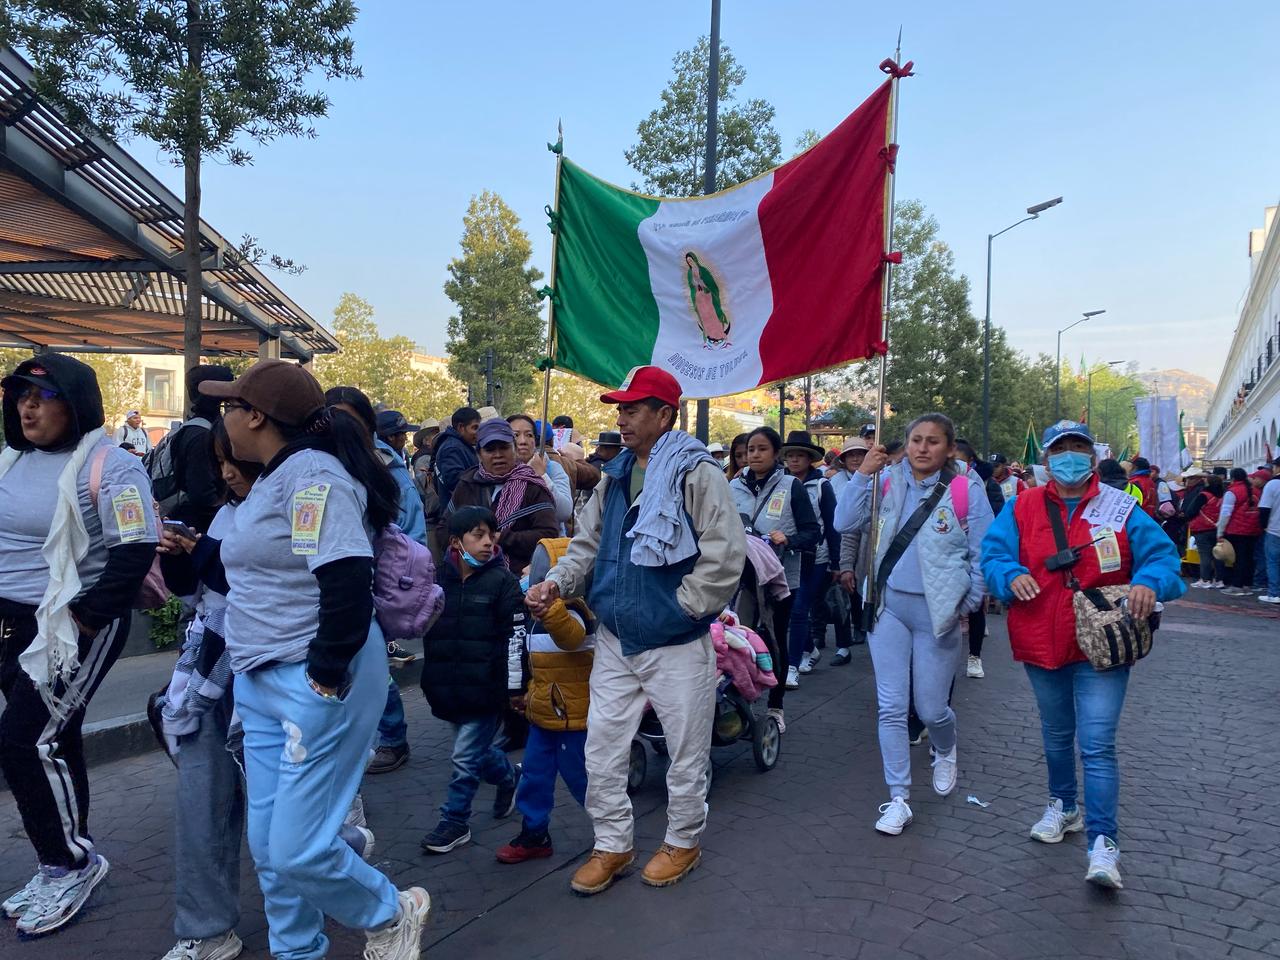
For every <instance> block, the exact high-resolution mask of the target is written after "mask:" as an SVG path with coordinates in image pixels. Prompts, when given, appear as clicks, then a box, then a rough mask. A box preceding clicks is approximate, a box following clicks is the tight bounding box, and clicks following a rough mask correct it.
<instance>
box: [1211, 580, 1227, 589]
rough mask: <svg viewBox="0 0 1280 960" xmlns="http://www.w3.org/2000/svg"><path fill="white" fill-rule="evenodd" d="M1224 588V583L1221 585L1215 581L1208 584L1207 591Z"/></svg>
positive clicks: (1218, 581) (1219, 581)
mask: <svg viewBox="0 0 1280 960" xmlns="http://www.w3.org/2000/svg"><path fill="white" fill-rule="evenodd" d="M1226 586H1227V585H1226V584H1225V583H1223V582H1222V581H1221V580H1215V581H1213V583H1211V584H1209V589H1210V590H1223V589H1226Z"/></svg>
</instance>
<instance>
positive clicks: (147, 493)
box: [0, 439, 159, 605]
mask: <svg viewBox="0 0 1280 960" xmlns="http://www.w3.org/2000/svg"><path fill="white" fill-rule="evenodd" d="M104 447H105V449H106V454H105V456H104V455H103V454H101V453H99V452H98V451H99V450H100V449H102V448H104ZM71 454H72V451H71V450H62V451H59V452H57V453H46V452H45V451H43V450H28V451H26V452H25V453H23V454H22V455H21V456H20V457H18V459H17V462H15V463H14V465H13V466H12V467H10V468H9V471H8V472H7V473H6V474H5V475H4V476H3V477H0V597H3V598H4V599H6V600H12V601H14V602H15V603H27V604H32V605H38V604H39V603H40V601H41V600H42V599H43V598H44V592H45V589H46V588H47V587H48V585H49V564H48V563H47V562H45V559H44V543H45V540H47V539H48V537H49V528H50V526H51V525H52V523H53V512H54V508H55V507H56V506H57V503H58V478H59V477H60V476H61V475H62V471H63V468H65V467H66V465H67V463H68V462H69V461H70V460H71ZM96 457H103V460H102V479H101V482H100V485H99V487H98V502H97V503H96V504H95V503H94V502H93V500H92V498H91V497H90V496H89V474H90V472H91V471H92V469H93V463H94V459H95V458H96ZM76 490H77V493H78V495H79V500H80V516H81V518H82V519H83V520H84V527H85V531H86V532H87V533H88V534H89V549H88V551H87V552H86V553H85V555H84V557H83V558H81V560H80V562H79V563H78V564H77V565H76V571H77V572H78V573H79V575H80V585H81V591H80V594H81V596H83V595H84V594H85V593H86V592H87V591H88V590H89V589H90V588H91V587H93V585H94V584H96V583H97V582H98V578H99V577H101V576H102V571H103V570H104V569H105V568H106V566H107V551H108V550H110V549H111V548H112V547H117V546H119V545H120V544H122V543H156V542H157V541H158V539H159V537H158V535H157V527H156V515H155V510H154V508H153V504H152V499H151V481H150V479H149V478H148V477H147V471H146V470H145V469H144V468H143V466H142V461H141V460H139V459H138V458H137V457H135V456H134V455H133V454H131V453H129V452H128V451H126V450H121V449H120V448H119V447H116V446H115V445H113V444H112V443H111V442H110V441H109V440H106V439H103V440H102V442H101V443H100V444H98V446H97V447H95V448H94V450H93V451H92V452H91V453H90V454H89V456H88V457H87V458H86V459H85V463H84V466H83V467H82V468H81V470H80V475H79V477H78V478H77V481H76Z"/></svg>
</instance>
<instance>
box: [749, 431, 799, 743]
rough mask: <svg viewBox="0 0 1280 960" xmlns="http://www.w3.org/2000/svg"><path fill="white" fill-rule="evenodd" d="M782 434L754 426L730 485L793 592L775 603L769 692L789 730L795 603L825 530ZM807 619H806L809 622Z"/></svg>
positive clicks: (795, 682)
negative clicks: (785, 462) (786, 715)
mask: <svg viewBox="0 0 1280 960" xmlns="http://www.w3.org/2000/svg"><path fill="white" fill-rule="evenodd" d="M781 454H782V438H781V437H780V436H778V431H777V430H774V429H773V428H772V427H756V429H754V430H752V431H751V432H750V433H749V434H747V466H746V467H745V468H744V469H743V470H742V472H741V473H739V474H738V475H737V476H736V477H734V478H733V480H732V481H730V483H729V490H730V492H731V493H732V494H733V501H734V505H735V506H736V507H737V508H738V514H739V515H740V516H741V517H742V522H743V523H744V524H745V525H746V528H747V536H749V537H751V536H755V537H760V538H761V539H763V540H764V541H765V542H766V543H768V544H769V545H770V546H772V547H773V549H774V550H775V551H776V552H777V554H778V557H779V559H780V560H781V561H782V568H783V570H784V571H785V572H786V575H787V586H788V587H790V588H791V595H790V596H788V597H787V598H786V599H784V600H778V601H775V602H774V605H773V625H772V630H771V631H769V632H770V633H772V636H773V641H774V644H775V645H776V647H777V649H776V650H774V651H772V653H773V673H774V676H776V677H777V678H778V685H777V686H776V687H773V688H772V689H770V690H769V713H770V714H772V715H773V716H774V717H775V718H776V719H777V721H778V727H779V729H782V730H784V731H785V730H786V726H785V724H784V721H783V714H782V704H783V701H784V699H785V697H786V691H787V690H788V689H792V690H794V689H795V688H797V687H799V686H800V672H799V670H798V669H797V668H796V667H792V666H789V665H788V662H787V656H788V637H789V635H790V629H789V627H790V621H791V612H792V607H793V604H794V602H795V596H796V593H797V592H798V591H799V590H800V583H801V579H802V577H803V575H804V571H805V569H806V559H807V563H808V568H810V569H811V568H812V566H813V556H814V551H815V549H816V548H817V546H818V539H819V537H820V536H821V535H822V528H821V526H820V525H819V524H818V518H817V515H816V514H814V512H813V504H812V503H810V501H809V496H808V494H806V493H805V489H804V484H803V483H801V482H800V480H799V479H797V478H796V477H793V476H791V474H789V473H787V472H786V471H785V470H784V469H783V468H782V462H781V460H780V459H779V457H780V456H781ZM806 622H807V621H806Z"/></svg>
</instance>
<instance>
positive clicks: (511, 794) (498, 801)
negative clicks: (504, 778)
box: [493, 763, 522, 820]
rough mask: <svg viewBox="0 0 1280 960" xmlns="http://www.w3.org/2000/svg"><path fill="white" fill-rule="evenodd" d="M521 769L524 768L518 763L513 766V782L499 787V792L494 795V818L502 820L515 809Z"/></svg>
mask: <svg viewBox="0 0 1280 960" xmlns="http://www.w3.org/2000/svg"><path fill="white" fill-rule="evenodd" d="M521 771H522V768H521V766H520V764H518V763H517V764H516V765H515V766H514V767H512V768H511V783H510V784H504V785H502V786H499V787H498V792H497V793H496V794H495V795H494V797H493V819H495V820H501V819H502V818H503V817H509V816H511V812H512V811H513V810H515V808H516V787H518V786H520V774H521Z"/></svg>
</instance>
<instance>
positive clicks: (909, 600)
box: [868, 589, 961, 800]
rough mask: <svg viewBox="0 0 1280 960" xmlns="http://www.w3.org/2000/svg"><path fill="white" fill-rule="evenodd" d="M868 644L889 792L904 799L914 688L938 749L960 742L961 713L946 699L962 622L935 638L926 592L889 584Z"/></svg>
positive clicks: (908, 781) (945, 750)
mask: <svg viewBox="0 0 1280 960" xmlns="http://www.w3.org/2000/svg"><path fill="white" fill-rule="evenodd" d="M868 645H869V646H870V648H871V662H872V664H873V665H874V667H875V671H876V699H877V701H878V702H879V704H880V711H879V729H880V758H881V760H882V761H883V763H884V782H885V783H886V784H887V785H888V787H889V796H890V797H902V798H903V799H904V800H905V799H907V798H908V795H909V794H910V792H911V745H910V741H909V740H908V737H907V709H908V705H909V702H910V699H911V693H912V688H913V687H914V692H915V702H916V713H917V714H918V715H919V716H920V719H921V720H923V721H924V723H925V725H926V726H927V727H928V728H929V742H930V743H931V744H932V745H933V748H934V749H935V750H938V751H940V752H941V753H949V752H950V751H951V748H952V747H954V746H955V745H956V715H955V713H953V712H952V710H951V707H950V705H949V704H948V703H947V693H948V692H949V691H950V689H951V681H952V680H953V679H955V675H956V669H957V668H958V667H959V665H960V653H961V645H960V621H959V620H958V619H957V620H956V623H955V626H953V627H952V628H951V630H949V631H948V632H947V634H946V635H945V636H943V637H935V636H934V635H933V624H932V623H931V621H930V620H929V608H928V606H926V604H925V599H924V597H923V596H921V595H919V594H914V593H899V592H898V591H896V590H893V589H889V590H887V591H886V593H885V606H884V611H883V612H882V613H881V615H880V619H879V620H878V621H877V623H876V626H875V629H874V630H873V631H872V633H871V636H870V637H869V638H868Z"/></svg>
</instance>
